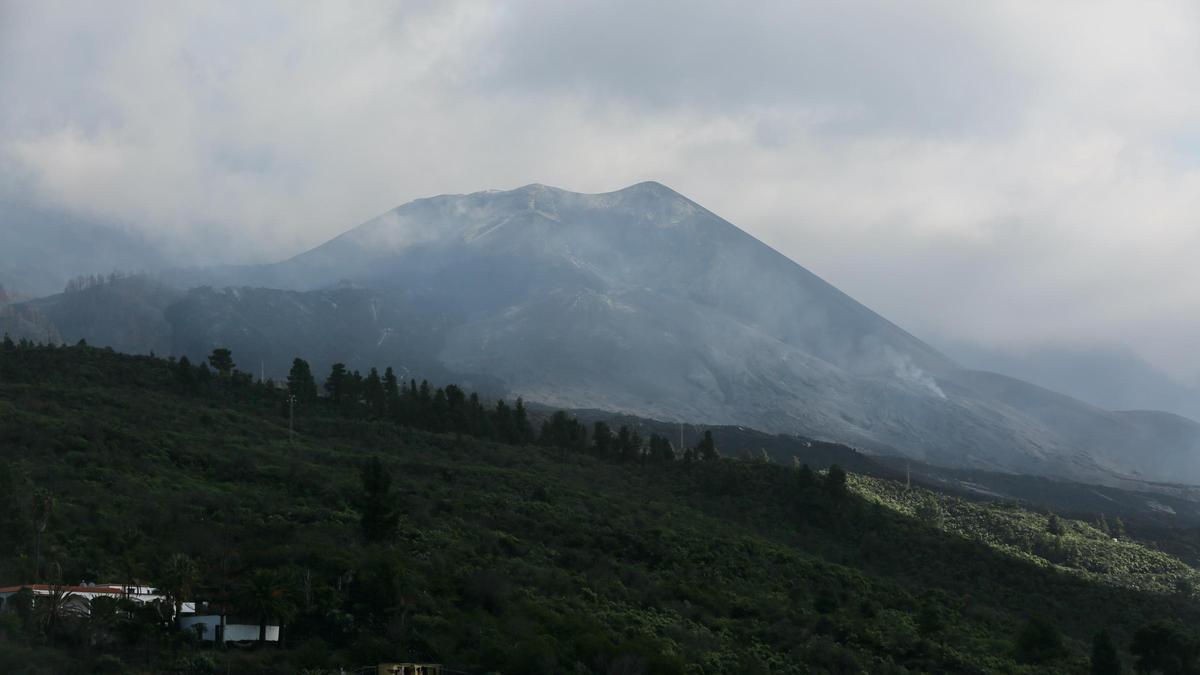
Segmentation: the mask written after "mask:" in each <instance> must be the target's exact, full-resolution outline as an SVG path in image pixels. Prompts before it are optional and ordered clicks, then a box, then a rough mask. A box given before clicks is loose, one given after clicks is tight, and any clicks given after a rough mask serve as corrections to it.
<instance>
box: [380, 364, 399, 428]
mask: <svg viewBox="0 0 1200 675" xmlns="http://www.w3.org/2000/svg"><path fill="white" fill-rule="evenodd" d="M383 397H384V400H385V401H386V402H387V413H388V414H389V415H392V416H395V415H396V412H397V411H398V410H399V408H400V381H399V380H398V379H396V373H395V371H393V370H392V367H391V366H388V368H387V370H385V371H383Z"/></svg>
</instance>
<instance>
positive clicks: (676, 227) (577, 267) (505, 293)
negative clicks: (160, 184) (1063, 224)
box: [243, 183, 1200, 482]
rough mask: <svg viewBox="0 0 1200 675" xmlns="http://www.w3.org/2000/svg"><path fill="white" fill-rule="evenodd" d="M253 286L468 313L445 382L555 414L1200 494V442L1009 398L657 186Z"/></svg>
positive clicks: (469, 208)
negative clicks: (1175, 487)
mask: <svg viewBox="0 0 1200 675" xmlns="http://www.w3.org/2000/svg"><path fill="white" fill-rule="evenodd" d="M243 273H244V274H245V275H247V276H246V277H245V278H244V279H243V281H250V282H253V283H255V284H259V285H266V286H273V287H284V288H295V289H317V288H322V287H326V286H328V285H330V284H333V283H335V282H337V281H341V280H350V281H353V282H354V283H358V284H362V285H364V286H367V287H370V288H380V289H405V290H406V291H407V292H410V293H414V294H417V295H420V296H421V297H424V298H427V299H430V300H431V301H433V302H435V303H437V304H440V305H441V306H444V307H447V308H452V309H453V311H454V312H455V313H456V314H457V315H459V316H461V317H463V320H462V321H461V322H460V323H458V324H457V325H455V326H454V327H452V328H450V329H449V330H448V331H446V333H445V339H444V344H443V346H442V348H441V350H440V353H439V358H440V360H441V362H442V363H443V364H444V365H445V366H446V367H448V368H450V369H451V370H454V371H461V372H469V373H486V374H488V375H492V376H495V377H497V378H499V379H500V380H501V381H503V382H504V384H505V385H506V386H507V387H508V388H509V389H510V390H511V391H512V392H514V393H516V394H521V395H524V396H526V397H528V398H530V399H532V400H537V401H541V402H544V403H547V404H550V405H557V406H563V407H572V408H585V407H587V408H603V409H608V410H614V411H619V412H627V413H633V414H640V415H649V416H653V417H658V418H661V419H677V420H690V421H704V422H706V423H714V424H719V423H726V424H744V425H747V426H752V427H756V428H761V429H766V430H769V431H776V432H798V433H804V434H807V435H813V436H817V437H822V438H830V439H836V440H839V441H844V442H848V443H851V444H855V445H859V446H861V447H864V448H868V449H873V450H895V451H899V452H902V453H905V454H908V455H910V456H914V457H919V458H921V459H924V460H926V461H930V462H934V463H940V464H947V465H952V466H975V467H986V468H992V469H1001V470H1009V471H1021V472H1029V473H1040V474H1048V475H1058V476H1067V477H1072V478H1081V479H1087V480H1110V479H1111V478H1112V476H1113V474H1119V475H1123V476H1128V477H1137V478H1142V479H1147V480H1173V481H1190V482H1200V463H1198V462H1197V461H1196V457H1197V448H1198V447H1200V426H1197V425H1192V426H1188V425H1187V424H1180V423H1176V422H1175V421H1174V420H1172V421H1171V423H1170V424H1169V425H1166V426H1169V427H1170V428H1169V429H1165V428H1163V426H1164V425H1162V424H1160V422H1161V421H1162V420H1160V419H1155V418H1149V417H1145V416H1142V417H1136V418H1135V417H1131V416H1128V415H1124V416H1122V415H1120V414H1117V413H1109V412H1107V411H1103V410H1099V409H1096V408H1094V407H1092V406H1089V405H1086V404H1083V403H1081V402H1078V401H1075V400H1073V399H1069V398H1067V397H1056V398H1054V399H1053V402H1054V405H1044V404H1045V403H1046V401H1045V400H1042V399H1041V397H1042V392H1043V391H1044V390H1040V389H1038V388H1036V387H1032V386H1031V385H1027V384H1025V383H1021V382H1019V381H1015V380H1014V381H1011V382H1010V386H1008V387H1007V388H1005V387H997V386H996V382H995V381H992V380H989V379H988V378H987V377H985V376H984V375H981V374H974V375H973V374H971V373H968V372H966V371H962V370H961V369H959V367H958V366H957V365H956V364H955V363H953V362H952V361H951V360H949V359H948V358H946V357H944V356H943V355H941V354H939V353H938V352H937V351H936V350H934V349H933V348H931V347H930V346H928V345H926V344H925V343H923V342H921V341H920V340H918V339H916V338H915V337H913V336H912V335H909V334H908V333H906V332H905V331H903V330H901V329H900V328H898V327H897V326H895V325H893V324H892V323H890V322H888V321H887V320H885V319H884V318H882V317H880V316H879V315H877V314H875V313H874V312H872V311H870V310H869V309H867V308H866V307H864V306H862V305H861V304H859V303H858V302H856V301H854V300H853V299H852V298H850V297H848V296H846V295H845V294H843V293H841V292H840V291H838V290H837V289H836V288H834V287H832V286H831V285H829V284H827V283H825V282H824V281H822V280H821V279H820V278H818V277H816V276H815V275H813V274H812V273H810V272H809V271H807V270H805V269H804V268H803V267H801V266H799V265H797V264H796V263H794V262H793V261H791V260H789V259H788V258H786V257H784V256H783V255H781V254H779V253H778V252H776V251H774V250H772V249H771V248H769V247H768V246H766V245H764V244H762V243H761V242H759V241H758V240H756V239H754V238H753V237H751V236H749V235H748V234H746V233H745V232H743V231H741V230H739V229H738V228H737V227H735V226H733V225H732V224H730V223H728V222H726V221H725V220H722V219H721V218H719V217H717V216H716V215H714V214H712V213H711V212H709V211H707V210H706V209H704V208H702V207H700V206H699V205H697V204H696V203H694V202H692V201H690V200H688V199H686V198H684V197H683V196H681V195H679V194H678V193H676V192H674V191H672V190H670V189H668V188H666V187H664V186H662V185H659V184H657V183H641V184H638V185H634V186H632V187H629V188H626V189H624V190H620V191H617V192H612V193H606V194H597V195H587V194H577V193H572V192H567V191H564V190H558V189H554V188H550V187H546V186H542V185H530V186H527V187H524V188H520V189H517V190H512V191H507V192H482V193H476V194H470V195H447V196H440V197H434V198H429V199H421V200H417V201H414V202H411V203H409V204H406V205H404V206H401V207H399V208H397V209H395V210H393V211H391V212H388V213H386V214H384V215H382V216H380V217H378V218H376V219H374V220H372V221H369V222H367V223H365V224H363V225H361V226H359V227H357V228H355V229H353V230H351V231H349V232H347V233H346V234H344V235H342V236H340V237H338V238H337V239H334V240H332V241H330V242H328V243H327V244H325V245H323V246H321V247H318V248H316V249H314V250H312V251H309V252H307V253H305V254H303V255H300V256H298V257H296V258H293V259H291V260H288V261H286V262H283V263H280V264H277V265H273V266H268V267H265V268H259V269H255V270H244V271H243ZM1046 393H1049V392H1046ZM1100 430H1103V431H1100Z"/></svg>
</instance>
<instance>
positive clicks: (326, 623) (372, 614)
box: [0, 345, 1200, 673]
mask: <svg viewBox="0 0 1200 675" xmlns="http://www.w3.org/2000/svg"><path fill="white" fill-rule="evenodd" d="M234 357H235V358H236V354H234ZM347 382H349V384H347V385H346V387H345V388H343V389H341V390H338V391H336V392H330V396H327V397H321V398H320V399H314V398H312V397H311V396H301V401H300V403H299V404H298V405H297V408H296V435H295V438H294V440H289V434H288V406H287V398H286V397H287V391H286V390H284V389H279V388H275V387H273V386H268V385H266V384H263V383H256V382H253V381H252V380H251V378H250V377H249V376H246V375H242V374H238V373H236V372H232V373H230V374H227V375H221V374H218V373H215V372H211V371H209V370H208V369H207V368H205V369H203V370H201V369H198V368H193V367H191V366H187V367H181V366H180V365H179V364H175V363H173V362H169V361H167V360H162V359H155V358H153V357H132V356H123V355H119V354H115V353H112V352H109V351H105V350H97V349H91V348H87V347H73V348H48V347H34V346H29V345H26V346H5V347H3V348H0V586H6V585H13V584H19V583H25V582H31V581H49V582H62V583H78V582H81V581H95V582H114V581H117V582H120V581H126V580H135V579H136V580H141V581H145V582H148V583H150V584H153V585H156V586H158V587H160V588H164V589H168V590H171V589H178V590H176V592H177V593H179V594H185V595H187V596H188V597H189V598H190V597H193V596H194V597H202V598H208V599H211V600H214V601H223V602H226V603H228V604H229V605H230V606H231V607H233V608H235V609H237V610H238V611H240V612H242V613H244V614H259V613H264V612H267V613H270V614H273V615H276V616H279V617H281V618H283V620H284V623H285V628H284V644H283V646H282V647H281V648H276V647H274V646H263V647H261V648H232V647H231V648H227V649H223V650H220V649H211V648H207V647H201V646H198V645H197V644H196V641H195V639H194V638H192V637H190V636H186V635H183V634H181V633H179V632H177V631H175V630H174V629H173V628H172V626H171V621H172V618H171V617H170V615H169V613H168V614H167V615H165V616H164V615H163V614H162V613H161V612H157V613H156V612H148V611H123V610H121V609H118V610H116V611H113V612H110V613H98V612H97V613H94V614H93V616H92V617H90V618H88V619H86V620H85V619H78V618H76V619H72V618H70V617H58V616H54V615H53V613H52V612H50V611H49V610H48V609H47V608H46V607H45V606H39V607H34V608H32V609H30V610H29V611H12V612H3V613H0V672H6V673H42V672H46V673H74V672H78V673H88V672H135V673H137V672H146V673H150V672H180V673H205V672H251V673H297V672H311V673H320V672H336V669H337V668H338V667H345V668H347V669H351V668H356V667H362V666H367V665H371V664H374V663H377V662H380V661H393V660H424V661H434V662H440V663H444V664H447V665H450V666H452V667H453V668H455V669H457V670H460V671H463V672H472V673H476V672H477V673H484V672H504V673H573V672H579V673H588V672H597V673H643V672H644V673H672V672H686V673H723V672H744V673H755V672H762V673H768V672H769V673H786V672H794V673H809V672H815V673H821V672H830V673H904V672H964V673H972V672H977V673H984V672H1014V673H1020V672H1055V673H1058V672H1089V668H1090V667H1091V664H1090V655H1091V653H1092V648H1093V638H1094V637H1095V636H1096V635H1097V633H1098V632H1100V631H1102V630H1103V631H1107V634H1108V635H1110V636H1111V638H1112V640H1113V642H1114V643H1115V645H1116V646H1117V649H1118V651H1119V653H1120V658H1121V659H1122V660H1123V661H1124V663H1125V666H1126V667H1131V666H1132V665H1134V663H1135V659H1137V658H1140V661H1139V662H1140V664H1141V665H1142V666H1145V667H1147V668H1150V667H1157V668H1158V669H1159V670H1161V671H1163V672H1195V670H1194V669H1195V667H1196V663H1197V651H1198V650H1197V644H1198V643H1197V640H1196V637H1195V636H1194V635H1193V634H1192V633H1191V631H1190V629H1184V628H1181V627H1180V626H1182V625H1194V624H1195V622H1196V621H1197V619H1200V612H1198V611H1197V607H1196V605H1195V601H1194V599H1193V588H1194V586H1195V583H1196V581H1197V575H1196V572H1195V571H1194V570H1193V569H1191V568H1190V567H1188V566H1187V565H1185V564H1184V563H1182V562H1180V561H1179V560H1177V559H1175V558H1172V557H1171V556H1169V555H1167V554H1165V553H1162V552H1159V551H1156V550H1152V549H1149V548H1147V547H1145V546H1143V545H1141V544H1139V543H1137V542H1134V541H1131V540H1129V539H1127V538H1122V537H1120V536H1118V537H1115V538H1114V536H1113V533H1112V531H1111V530H1110V532H1109V533H1104V532H1101V531H1100V530H1098V529H1096V528H1095V527H1094V526H1093V524H1091V523H1083V522H1079V521H1073V520H1067V519H1060V518H1057V517H1055V518H1053V519H1051V517H1050V516H1049V515H1047V514H1044V513H1034V512H1030V511H1024V510H1020V509H1018V508H1016V507H1014V506H1009V505H1003V504H987V503H979V502H968V501H963V500H960V499H957V498H952V497H947V496H940V495H936V494H934V493H930V492H926V491H923V490H919V489H916V488H906V487H905V486H904V485H903V484H901V483H896V482H889V481H886V480H880V479H875V478H868V477H864V476H858V475H850V476H849V477H848V478H847V479H844V480H839V479H838V475H839V473H840V471H839V470H838V469H833V470H831V471H830V472H829V473H828V474H826V473H818V474H813V473H811V472H807V471H804V470H797V469H791V468H786V467H781V466H777V465H772V464H767V463H762V462H756V461H734V460H730V459H713V460H707V461H706V460H703V459H701V458H700V457H702V456H703V453H702V452H701V453H697V455H698V457H697V458H695V459H694V460H692V461H684V460H682V459H681V460H675V461H670V460H665V459H663V458H662V457H661V455H659V456H655V455H644V454H641V453H632V454H631V453H629V452H621V451H619V448H621V447H624V446H622V445H621V444H620V443H617V444H616V445H610V446H608V447H607V448H599V449H597V448H595V447H594V446H595V443H594V438H589V436H586V435H581V432H582V430H583V427H582V426H578V425H575V424H574V423H573V420H570V419H569V418H566V417H560V418H559V419H558V420H557V421H556V423H552V424H547V426H546V429H545V431H544V432H543V433H542V434H540V435H538V434H531V433H529V431H528V430H525V431H522V430H521V428H520V424H519V423H515V422H513V420H515V419H517V418H516V417H515V414H516V413H515V410H513V409H510V407H509V406H504V407H503V408H502V410H503V415H501V414H500V413H499V412H497V411H496V408H495V407H494V406H493V405H492V404H488V405H483V404H482V403H479V402H478V401H476V400H475V399H472V398H469V397H467V396H465V395H463V393H462V392H461V391H458V390H456V389H451V388H447V389H444V390H431V391H430V390H425V389H424V388H422V389H420V390H418V389H417V388H416V387H415V386H414V387H413V388H412V389H411V391H412V392H413V393H412V394H411V395H410V394H409V392H410V389H409V388H408V387H400V390H401V391H400V393H399V394H394V393H389V391H388V389H387V388H386V387H385V390H384V392H385V393H384V394H382V395H381V394H379V393H378V390H377V389H376V388H375V384H374V379H373V378H371V377H370V376H368V377H366V378H361V379H357V380H356V379H355V378H353V377H349V379H348V380H347ZM301 389H303V387H301ZM430 429H433V430H435V431H431V430H430ZM614 431H615V430H614ZM539 436H540V439H539ZM496 439H504V440H509V441H513V440H514V439H515V440H516V443H517V444H512V443H501V442H498V441H497V440H496ZM539 440H540V441H541V442H540V443H539ZM645 440H649V439H645ZM655 442H656V443H658V442H660V439H657V438H656V439H655ZM638 443H639V445H638V447H641V444H642V442H641V441H639V442H638ZM563 446H566V447H563ZM656 447H660V446H656ZM718 449H720V448H718ZM831 475H832V477H831ZM389 478H390V481H389V480H388V479H389ZM43 524H44V531H42V532H41V533H40V534H39V532H38V530H39V529H42V528H41V527H40V526H41V525H43ZM180 570H184V572H183V573H181V572H180ZM185 588H186V589H187V590H186V591H184V590H183V589H185ZM1100 672H1111V671H1100Z"/></svg>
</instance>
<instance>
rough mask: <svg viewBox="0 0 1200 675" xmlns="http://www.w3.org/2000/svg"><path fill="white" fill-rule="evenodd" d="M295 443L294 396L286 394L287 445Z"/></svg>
mask: <svg viewBox="0 0 1200 675" xmlns="http://www.w3.org/2000/svg"><path fill="white" fill-rule="evenodd" d="M295 442H296V395H295V394H288V443H295Z"/></svg>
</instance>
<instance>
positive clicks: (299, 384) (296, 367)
mask: <svg viewBox="0 0 1200 675" xmlns="http://www.w3.org/2000/svg"><path fill="white" fill-rule="evenodd" d="M287 387H288V392H290V393H291V394H292V396H295V397H296V400H297V401H304V402H308V401H315V400H316V399H317V380H316V378H314V377H313V374H312V368H310V367H309V365H308V361H305V360H304V359H300V358H297V359H294V360H293V361H292V369H291V370H290V371H289V372H288V378H287Z"/></svg>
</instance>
